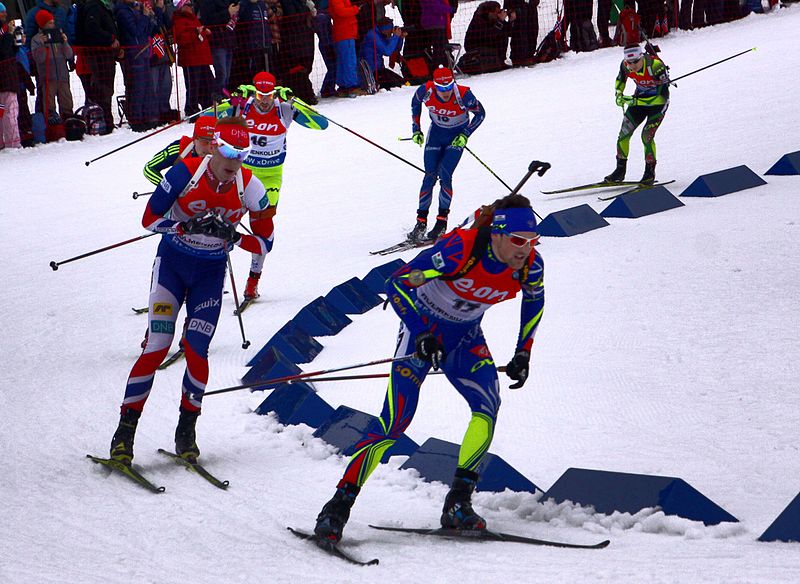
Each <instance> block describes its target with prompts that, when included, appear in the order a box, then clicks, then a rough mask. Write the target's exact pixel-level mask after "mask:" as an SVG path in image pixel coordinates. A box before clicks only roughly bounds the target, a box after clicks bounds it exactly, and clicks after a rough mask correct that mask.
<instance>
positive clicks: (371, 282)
mask: <svg viewBox="0 0 800 584" xmlns="http://www.w3.org/2000/svg"><path fill="white" fill-rule="evenodd" d="M405 264H406V263H405V262H404V261H403V260H401V259H396V260H392V261H391V262H388V263H386V264H383V265H380V266H378V267H375V268H372V269H371V270H370V271H369V273H368V274H367V275H366V276H364V277H363V278H362V279H361V281H362V282H364V284H365V285H366V286H367V288H369V289H370V290H372V291H373V292H375V294H385V293H386V280H388V279H389V276H391V275H392V274H394V273H395V272H396V271H397V270H399V269H400V268H401V267H402V266H404V265H405Z"/></svg>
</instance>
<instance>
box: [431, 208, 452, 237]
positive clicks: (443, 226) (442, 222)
mask: <svg viewBox="0 0 800 584" xmlns="http://www.w3.org/2000/svg"><path fill="white" fill-rule="evenodd" d="M445 230H447V213H442V211H441V209H440V210H439V214H438V215H437V216H436V223H434V224H433V229H431V230H430V231H429V232H428V235H427V236H426V239H430V240H431V241H436V240H437V239H439V238H440V237H441V236H442V234H443V233H444V232H445Z"/></svg>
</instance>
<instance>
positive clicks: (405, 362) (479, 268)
mask: <svg viewBox="0 0 800 584" xmlns="http://www.w3.org/2000/svg"><path fill="white" fill-rule="evenodd" d="M477 233H478V232H477V230H475V229H454V230H453V231H452V232H450V233H448V234H447V235H445V236H444V237H443V238H441V239H439V240H438V241H437V242H436V244H435V245H434V246H433V247H432V248H431V249H429V250H426V251H424V252H422V253H421V254H419V255H418V256H417V257H416V258H414V259H413V260H412V261H411V262H409V263H408V264H406V265H405V266H403V267H402V268H400V269H399V270H397V271H396V272H395V273H394V274H392V275H391V277H390V278H389V279H388V280H387V282H386V292H387V294H388V301H389V303H390V304H391V305H392V307H393V308H394V310H395V312H397V314H398V315H399V316H400V320H401V321H402V324H401V326H400V335H399V339H398V343H397V350H396V352H395V356H396V357H402V356H404V355H409V358H408V359H401V360H399V361H396V362H394V363H393V364H392V371H391V375H390V380H389V387H388V390H387V393H386V399H385V401H384V404H383V410H382V412H381V415H380V423H381V431H380V432H377V433H374V434H370V435H368V436H366V437H365V438H364V440H363V441H362V442H361V443H360V444H358V445H357V450H356V453H355V454H354V455H353V457H352V459H351V460H350V462H349V464H348V467H347V470H346V471H345V474H344V476H343V478H342V480H341V481H340V482H339V486H340V487H341V486H343V485H345V484H347V483H350V484H353V485H357V486H359V487H360V486H361V485H363V484H364V482H365V481H366V480H367V478H368V477H369V475H370V473H371V472H372V471H373V470H374V469H375V467H376V466H377V465H378V463H379V461H380V460H381V458H382V456H383V454H384V453H385V452H386V450H387V449H388V448H389V447H390V446H392V444H394V442H395V441H396V440H397V439H398V438H399V437H400V435H401V434H402V433H403V432H404V431H405V430H406V428H408V426H409V424H410V423H411V420H412V418H413V417H414V413H415V411H416V409H417V404H418V402H419V394H420V387H421V385H422V383H423V381H424V380H425V377H426V375H427V374H428V371H429V370H430V368H431V363H429V362H426V361H423V360H421V359H419V358H417V357H414V356H413V353H414V348H415V339H416V337H417V336H418V335H419V334H421V333H424V332H426V331H429V332H431V333H432V334H434V335H435V336H436V337H438V339H439V340H440V342H441V343H442V345H443V346H444V350H445V359H444V361H443V362H442V365H441V368H442V371H443V372H444V374H445V375H446V376H447V379H448V380H449V381H450V383H452V384H453V386H454V387H455V388H456V390H457V391H458V392H459V393H460V394H461V395H462V397H463V398H464V399H465V400H466V402H467V404H468V405H469V407H470V410H472V418H471V420H470V423H469V426H468V428H467V431H466V434H465V436H464V440H463V442H462V444H461V450H460V452H459V458H458V468H459V469H463V470H465V471H470V472H475V469H476V468H477V467H478V465H479V464H480V462H481V460H482V459H483V456H484V455H485V454H486V452H487V451H488V449H489V445H490V444H491V441H492V436H493V434H494V426H495V422H496V420H497V413H498V410H499V408H500V385H499V381H498V378H497V369H496V367H495V363H494V360H493V358H492V354H491V352H490V351H489V347H488V346H487V345H486V339H485V338H484V335H483V331H482V330H481V320H482V318H483V314H484V313H485V312H486V311H487V310H488V309H489V308H491V307H492V306H494V305H495V304H498V303H500V302H503V301H505V300H511V299H512V298H514V297H515V296H516V295H517V293H519V292H520V291H521V292H522V309H521V319H520V328H519V336H518V339H517V351H521V350H524V351H528V352H530V350H531V347H532V345H533V340H534V336H535V334H536V329H537V327H538V325H539V322H540V320H541V317H542V313H543V311H544V283H543V277H544V263H543V261H542V258H541V256H540V255H539V254H538V253H535V251H534V250H533V249H532V250H531V255H530V256H529V258H528V262H527V264H526V265H525V266H524V267H523V269H521V270H513V269H512V268H510V267H509V266H508V265H507V264H505V263H503V262H501V261H499V260H498V259H497V258H496V257H495V256H494V254H493V252H492V247H491V242H489V243H487V244H486V245H487V249H486V250H485V252H484V253H483V255H482V256H481V257H480V260H479V261H478V262H477V263H476V265H475V266H474V267H473V268H472V269H470V270H469V271H467V272H466V273H463V272H462V267H463V266H464V265H465V263H466V262H468V261H469V260H470V259H471V258H473V257H474V255H473V254H472V253H471V252H472V248H473V245H474V243H475V239H476V235H477ZM452 276H457V277H455V278H453V279H443V278H448V277H452Z"/></svg>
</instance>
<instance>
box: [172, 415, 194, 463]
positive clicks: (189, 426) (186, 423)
mask: <svg viewBox="0 0 800 584" xmlns="http://www.w3.org/2000/svg"><path fill="white" fill-rule="evenodd" d="M180 412H181V414H180V416H179V417H178V426H177V427H176V428H175V454H177V455H178V456H180V457H181V458H183V459H184V460H187V461H189V462H197V457H198V456H200V449H199V448H198V447H197V443H196V442H195V429H194V426H195V424H196V423H197V416H199V415H200V410H198V411H196V412H190V411H189V410H184V409H183V408H181V410H180Z"/></svg>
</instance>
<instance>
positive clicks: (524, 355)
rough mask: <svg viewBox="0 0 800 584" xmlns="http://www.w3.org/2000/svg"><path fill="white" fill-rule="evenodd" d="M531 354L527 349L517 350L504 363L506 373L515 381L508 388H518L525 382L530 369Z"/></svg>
mask: <svg viewBox="0 0 800 584" xmlns="http://www.w3.org/2000/svg"><path fill="white" fill-rule="evenodd" d="M530 364H531V354H530V353H529V352H528V351H517V352H516V353H514V356H513V357H512V358H511V361H509V362H508V365H506V375H508V376H509V377H510V378H511V379H513V380H514V381H516V383H515V384H514V385H510V386H509V388H510V389H519V388H520V387H522V386H523V385H524V384H525V381H526V380H527V379H528V372H529V371H530Z"/></svg>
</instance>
